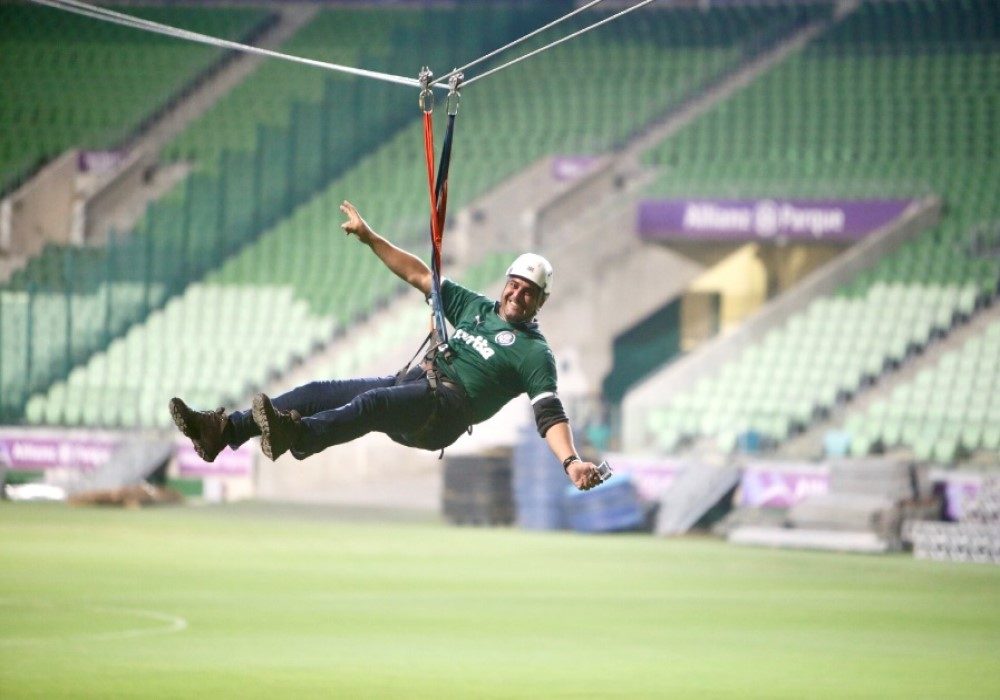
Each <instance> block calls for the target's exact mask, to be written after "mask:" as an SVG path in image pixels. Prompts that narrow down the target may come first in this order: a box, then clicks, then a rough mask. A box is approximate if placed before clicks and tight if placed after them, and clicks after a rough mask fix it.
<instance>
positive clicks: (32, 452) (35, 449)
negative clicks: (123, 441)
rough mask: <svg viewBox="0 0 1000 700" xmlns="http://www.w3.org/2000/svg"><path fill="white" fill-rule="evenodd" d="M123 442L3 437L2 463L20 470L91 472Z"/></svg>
mask: <svg viewBox="0 0 1000 700" xmlns="http://www.w3.org/2000/svg"><path fill="white" fill-rule="evenodd" d="M119 443H120V441H119V440H116V439H113V438H105V439H101V438H95V437H91V436H82V437H79V438H76V437H65V436H62V437H57V436H46V435H35V434H32V433H28V432H25V433H7V434H3V435H0V462H2V463H3V464H5V465H6V466H7V467H8V468H9V469H13V470H17V471H44V470H46V469H80V470H84V471H91V470H93V469H96V468H97V467H99V466H101V465H102V464H104V463H105V462H107V461H108V459H110V458H111V453H112V452H114V451H115V449H116V448H117V447H118V445H119Z"/></svg>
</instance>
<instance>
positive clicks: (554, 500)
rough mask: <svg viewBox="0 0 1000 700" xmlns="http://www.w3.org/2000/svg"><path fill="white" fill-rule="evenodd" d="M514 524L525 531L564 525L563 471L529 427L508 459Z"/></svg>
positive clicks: (553, 528) (558, 528) (564, 486)
mask: <svg viewBox="0 0 1000 700" xmlns="http://www.w3.org/2000/svg"><path fill="white" fill-rule="evenodd" d="M512 462H513V472H514V482H513V485H514V503H515V504H516V506H517V524H518V525H519V526H520V527H522V528H525V529H527V530H560V529H563V528H565V527H566V509H565V503H564V500H565V490H566V484H567V480H566V474H565V473H564V472H563V469H562V465H561V464H560V463H559V460H558V459H556V458H555V456H554V455H553V454H552V452H551V451H550V450H549V448H548V445H546V444H545V441H543V440H540V439H539V438H538V435H537V434H536V433H535V431H534V428H533V427H530V426H529V427H527V428H525V429H524V430H523V431H522V432H521V434H520V435H519V439H518V442H517V445H515V447H514V454H513V458H512Z"/></svg>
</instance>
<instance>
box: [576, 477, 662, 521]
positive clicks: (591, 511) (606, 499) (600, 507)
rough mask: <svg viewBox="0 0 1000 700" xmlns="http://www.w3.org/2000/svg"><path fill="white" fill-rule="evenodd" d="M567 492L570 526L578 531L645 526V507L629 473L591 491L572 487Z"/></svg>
mask: <svg viewBox="0 0 1000 700" xmlns="http://www.w3.org/2000/svg"><path fill="white" fill-rule="evenodd" d="M564 493H565V495H566V502H565V503H566V516H567V518H568V520H569V525H570V527H571V528H573V529H574V530H576V531H578V532H616V531H621V530H636V529H639V528H642V527H643V526H644V525H645V522H646V514H645V510H644V509H643V506H642V502H641V501H640V500H639V495H638V493H637V492H636V489H635V484H633V483H632V480H631V479H630V478H629V477H628V476H625V475H621V474H619V475H616V476H615V477H613V478H612V479H610V480H609V481H607V482H605V483H603V484H601V485H600V486H596V487H594V488H592V489H591V490H590V491H578V490H577V489H576V488H574V487H572V486H571V487H569V488H568V489H566V490H565V492H564Z"/></svg>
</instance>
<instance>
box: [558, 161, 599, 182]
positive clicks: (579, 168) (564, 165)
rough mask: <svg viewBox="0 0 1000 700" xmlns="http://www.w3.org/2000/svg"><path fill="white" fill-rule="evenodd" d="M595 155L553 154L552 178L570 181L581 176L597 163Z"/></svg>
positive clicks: (559, 180)
mask: <svg viewBox="0 0 1000 700" xmlns="http://www.w3.org/2000/svg"><path fill="white" fill-rule="evenodd" d="M597 160H598V159H597V157H595V156H553V158H552V179H554V180H556V181H558V182H568V181H570V180H576V179H577V178H581V177H583V176H584V175H586V174H587V173H589V172H590V171H591V170H593V169H594V166H596V165H597Z"/></svg>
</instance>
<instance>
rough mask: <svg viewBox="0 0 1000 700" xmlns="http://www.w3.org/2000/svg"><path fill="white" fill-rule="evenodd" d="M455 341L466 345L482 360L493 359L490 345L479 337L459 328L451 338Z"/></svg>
mask: <svg viewBox="0 0 1000 700" xmlns="http://www.w3.org/2000/svg"><path fill="white" fill-rule="evenodd" d="M452 337H453V338H454V339H455V340H461V341H462V342H464V343H465V344H466V345H468V346H469V347H471V348H472V349H473V350H475V351H476V352H478V353H479V354H480V355H481V356H482V358H483V359H484V360H488V359H490V358H491V357H493V354H494V350H493V348H491V347H490V344H489V343H488V342H487V341H486V338H484V337H482V336H481V335H472V334H471V333H468V332H466V331H464V330H462V329H461V328H456V329H455V335H453V336H452Z"/></svg>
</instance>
